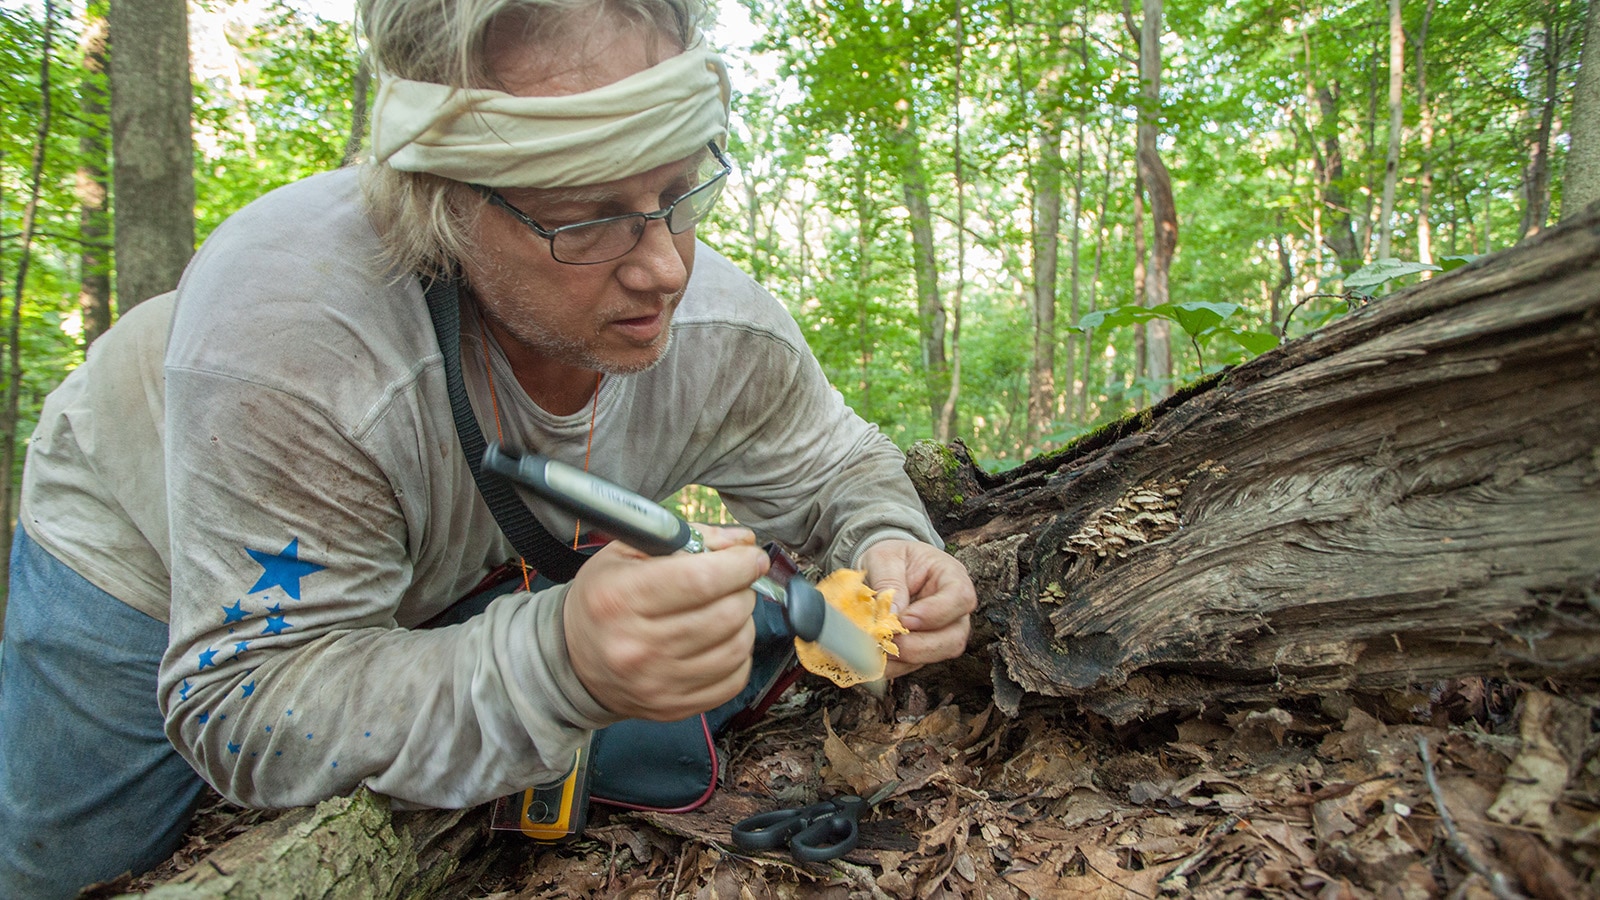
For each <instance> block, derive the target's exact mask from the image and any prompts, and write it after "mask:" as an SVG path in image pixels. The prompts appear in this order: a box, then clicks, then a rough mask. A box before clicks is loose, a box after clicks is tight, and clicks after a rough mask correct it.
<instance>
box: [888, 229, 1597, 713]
mask: <svg viewBox="0 0 1600 900" xmlns="http://www.w3.org/2000/svg"><path fill="white" fill-rule="evenodd" d="M1597 343H1600V208H1596V209H1594V210H1591V211H1590V212H1589V213H1588V214H1586V215H1584V216H1581V217H1579V218H1577V219H1576V220H1574V221H1571V222H1570V223H1566V224H1563V225H1562V226H1560V227H1557V228H1554V229H1550V230H1548V231H1547V232H1545V233H1544V234H1542V235H1540V236H1539V237H1537V238H1534V239H1531V240H1529V241H1527V242H1524V243H1523V244H1521V245H1519V246H1517V247H1515V248H1513V249H1511V250H1507V251H1505V252H1503V253H1501V254H1498V255H1496V256H1494V257H1490V258H1487V259H1483V260H1479V261H1477V262H1476V263H1474V264H1472V265H1470V266H1467V267H1464V268H1462V269H1459V270H1457V271H1454V272H1451V273H1449V274H1448V275H1445V276H1441V277H1438V278H1435V279H1433V280H1431V281H1427V282H1423V283H1422V284H1420V285H1419V286H1417V287H1414V288H1411V289H1409V290H1406V291H1403V292H1400V293H1397V294H1395V295H1393V296H1392V297H1390V298H1388V299H1385V300H1382V301H1379V302H1376V303H1373V304H1371V305H1369V306H1367V307H1365V308H1364V309H1362V310H1361V311H1359V312H1357V313H1355V314H1353V315H1351V316H1348V317H1347V318H1345V319H1343V320H1340V321H1338V322H1335V323H1334V324H1332V325H1330V326H1328V327H1326V328H1324V329H1322V330H1320V331H1318V332H1316V333H1315V334H1313V335H1310V336H1307V337H1305V338H1301V339H1299V340H1296V341H1292V342H1290V343H1288V344H1285V345H1284V346H1282V347H1280V348H1279V349H1277V350H1275V351H1272V352H1270V353H1267V354H1264V355H1263V356H1260V357H1258V358H1256V359H1255V360H1252V361H1251V362H1249V363H1246V364H1244V365H1241V366H1239V367H1237V368H1235V369H1232V370H1230V371H1228V372H1226V373H1225V374H1223V375H1221V376H1219V377H1217V378H1215V379H1212V380H1211V381H1210V382H1209V383H1204V384H1201V385H1198V386H1196V387H1194V388H1191V389H1190V390H1188V391H1187V392H1186V393H1185V394H1184V395H1182V396H1179V397H1174V398H1173V399H1172V400H1171V401H1169V402H1168V403H1166V404H1163V405H1162V406H1161V407H1159V408H1157V409H1155V410H1153V411H1150V412H1149V413H1147V414H1145V415H1142V416H1139V417H1135V418H1133V419H1130V420H1128V421H1126V422H1124V423H1121V424H1120V425H1115V426H1111V427H1108V428H1106V429H1105V430H1103V431H1102V432H1100V433H1098V434H1096V435H1094V436H1092V437H1090V438H1087V439H1085V440H1084V441H1081V442H1080V443H1079V444H1078V445H1076V446H1074V447H1072V448H1069V449H1068V450H1066V451H1062V452H1061V453H1058V454H1055V455H1053V456H1049V457H1041V458H1038V459H1035V460H1033V461H1031V462H1029V463H1026V464H1024V465H1023V466H1020V467H1018V468H1016V469H1012V470H1010V471H1008V472H1006V473H1004V474H1002V475H990V474H988V473H985V472H983V471H981V470H979V469H977V468H976V467H973V466H971V465H968V464H967V461H966V460H965V458H964V454H965V448H964V447H961V446H960V445H957V446H955V447H954V448H950V449H945V448H940V447H935V446H933V445H930V444H919V445H917V446H916V447H915V448H914V449H913V453H912V454H911V455H912V464H911V470H912V472H913V477H914V478H915V479H916V480H917V482H918V486H919V489H920V490H921V492H922V494H923V497H924V500H925V501H926V502H927V503H928V506H929V509H930V511H931V512H932V513H933V514H934V516H935V523H936V524H937V525H938V527H939V529H940V531H941V533H942V534H944V535H945V536H946V540H947V542H948V543H949V544H951V545H952V546H953V547H955V548H956V553H957V555H958V557H959V558H961V559H963V560H964V561H965V562H966V563H967V565H968V568H969V569H970V570H971V571H972V572H973V574H974V578H975V581H976V582H977V584H978V595H979V597H981V598H984V602H985V608H984V609H983V610H981V614H980V615H979V616H975V617H974V620H975V621H976V622H980V623H982V624H981V625H980V626H979V627H978V628H977V629H976V630H975V634H974V639H973V650H971V651H969V654H968V655H969V657H970V656H972V655H974V654H975V653H979V652H982V650H980V648H982V649H986V650H987V653H988V656H989V658H990V661H991V666H992V669H991V672H990V676H991V678H992V680H993V683H994V685H995V688H996V701H997V703H998V704H999V705H1000V706H1001V708H1002V709H1004V710H1006V711H1007V712H1015V711H1016V710H1017V709H1018V708H1019V705H1020V704H1021V702H1022V701H1023V699H1024V696H1025V695H1028V694H1037V695H1044V696H1048V697H1058V698H1069V699H1071V700H1072V701H1074V702H1075V703H1078V704H1080V705H1081V706H1082V707H1083V708H1086V709H1089V710H1092V711H1094V712H1096V713H1099V714H1101V715H1103V716H1106V717H1108V718H1109V719H1111V720H1113V721H1115V722H1118V723H1125V722H1129V721H1131V720H1134V719H1138V718H1144V717H1150V716H1155V715H1159V714H1163V713H1167V712H1180V711H1181V712H1192V711H1194V710H1196V709H1198V708H1200V707H1202V706H1204V705H1206V704H1208V703H1209V704H1217V703H1234V702H1251V701H1269V700H1275V699H1282V698H1286V697H1297V696H1298V697H1316V696H1319V695H1321V694H1322V693H1324V692H1327V691H1336V690H1347V689H1350V690H1364V689H1383V688H1390V687H1397V686H1405V685H1411V684H1417V683H1429V682H1432V681H1435V680H1438V679H1443V678H1447V677H1456V676H1467V675H1507V676H1510V677H1525V678H1529V679H1533V680H1538V679H1544V678H1549V679H1562V678H1567V677H1591V676H1593V675H1595V674H1597V673H1600V652H1596V647H1597V646H1600V606H1597V605H1596V603H1595V600H1594V597H1595V594H1596V591H1597V590H1600V456H1597V452H1596V449H1595V448H1596V447H1600V407H1597V406H1596V405H1595V403H1594V397H1595V396H1596V395H1597V393H1600V356H1596V354H1595V347H1596V346H1597Z"/></svg>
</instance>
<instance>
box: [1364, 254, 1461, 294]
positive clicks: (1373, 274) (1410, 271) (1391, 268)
mask: <svg viewBox="0 0 1600 900" xmlns="http://www.w3.org/2000/svg"><path fill="white" fill-rule="evenodd" d="M1440 271H1443V269H1442V268H1441V267H1440V266H1436V265H1433V264H1432V263H1420V262H1407V261H1405V260H1403V259H1395V258H1394V257H1392V256H1386V257H1384V258H1383V259H1375V260H1373V261H1372V262H1370V263H1367V264H1366V265H1364V266H1362V267H1361V268H1359V269H1357V270H1356V271H1354V272H1351V273H1350V274H1349V275H1346V276H1345V277H1344V286H1345V289H1346V290H1349V291H1354V292H1355V293H1357V294H1360V295H1362V296H1364V297H1376V296H1377V295H1378V290H1379V289H1380V288H1382V287H1383V286H1385V285H1387V284H1389V283H1390V282H1392V281H1395V280H1397V279H1400V278H1404V277H1406V276H1407V275H1415V274H1417V273H1418V272H1440Z"/></svg>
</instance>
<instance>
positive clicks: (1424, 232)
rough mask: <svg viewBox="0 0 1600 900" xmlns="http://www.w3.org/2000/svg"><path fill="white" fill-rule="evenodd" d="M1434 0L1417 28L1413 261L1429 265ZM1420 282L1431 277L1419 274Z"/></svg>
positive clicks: (1431, 255) (1429, 4)
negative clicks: (1417, 162)
mask: <svg viewBox="0 0 1600 900" xmlns="http://www.w3.org/2000/svg"><path fill="white" fill-rule="evenodd" d="M1436 6H1437V0H1428V2H1427V4H1426V5H1425V6H1424V7H1423V10H1422V24H1421V25H1419V26H1418V27H1417V120H1418V121H1417V138H1418V142H1419V144H1420V147H1419V149H1420V151H1421V156H1422V166H1421V172H1420V173H1419V174H1418V175H1417V261H1418V262H1424V263H1429V264H1432V262H1433V106H1432V105H1431V104H1430V103H1429V101H1428V29H1429V27H1431V25H1432V23H1433V12H1434V9H1435V7H1436ZM1422 274H1423V277H1424V278H1428V277H1431V276H1432V274H1433V273H1431V272H1424V273H1422Z"/></svg>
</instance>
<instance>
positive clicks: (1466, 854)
mask: <svg viewBox="0 0 1600 900" xmlns="http://www.w3.org/2000/svg"><path fill="white" fill-rule="evenodd" d="M1417 748H1418V749H1419V750H1421V751H1422V776H1423V778H1425V779H1427V782H1428V792H1429V793H1431V794H1432V795H1433V805H1434V807H1435V808H1437V809H1438V811H1439V821H1440V822H1442V823H1444V833H1445V841H1444V844H1445V846H1446V847H1448V848H1450V852H1451V853H1454V854H1455V856H1456V858H1457V859H1459V860H1461V862H1462V863H1463V864H1465V865H1466V867H1467V868H1468V869H1471V870H1472V871H1473V873H1474V874H1476V875H1478V876H1479V877H1480V878H1482V879H1483V880H1485V881H1487V882H1488V883H1489V890H1490V891H1491V892H1492V893H1493V894H1494V895H1495V897H1497V898H1499V900H1528V898H1527V897H1525V896H1523V895H1522V894H1519V893H1517V892H1516V891H1515V890H1514V889H1512V887H1511V885H1510V884H1508V883H1507V882H1506V876H1505V875H1503V874H1501V873H1500V872H1496V871H1495V870H1493V869H1491V868H1489V866H1488V865H1486V864H1485V863H1484V862H1483V861H1482V860H1480V859H1478V857H1477V856H1476V855H1475V854H1473V852H1472V850H1471V848H1469V847H1468V846H1467V843H1466V841H1463V840H1462V839H1461V832H1460V831H1458V830H1456V820H1455V818H1454V817H1453V816H1451V815H1450V807H1448V806H1446V805H1445V802H1444V793H1443V792H1442V791H1440V790H1439V781H1438V779H1437V778H1436V777H1435V776H1434V774H1433V754H1432V753H1430V752H1429V751H1428V739H1427V738H1426V737H1419V738H1417Z"/></svg>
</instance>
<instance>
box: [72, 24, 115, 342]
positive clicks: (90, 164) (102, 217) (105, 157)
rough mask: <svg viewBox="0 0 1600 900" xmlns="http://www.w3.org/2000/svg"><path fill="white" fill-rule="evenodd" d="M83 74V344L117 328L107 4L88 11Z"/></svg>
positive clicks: (80, 44) (80, 155)
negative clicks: (112, 251) (113, 322)
mask: <svg viewBox="0 0 1600 900" xmlns="http://www.w3.org/2000/svg"><path fill="white" fill-rule="evenodd" d="M78 48H79V53H80V54H81V56H82V66H83V73H82V78H81V79H80V80H79V84H78V107H79V110H80V112H81V114H82V123H81V125H80V127H81V128H82V131H81V132H80V133H79V136H78V173H77V195H78V235H79V238H80V239H81V244H80V249H79V251H78V268H79V273H80V275H79V288H78V309H79V310H80V311H81V313H82V315H83V346H84V347H85V348H87V347H88V346H89V345H90V344H92V343H94V341H95V338H98V337H99V336H100V335H102V334H105V332H106V329H107V328H110V327H111V258H110V257H111V254H110V252H109V251H110V242H111V204H110V200H111V179H110V176H109V173H108V172H107V171H106V169H107V166H108V165H109V163H110V154H109V140H108V137H109V136H108V135H107V133H106V126H107V120H106V116H107V104H106V15H105V6H104V4H99V3H97V4H94V5H91V6H90V8H89V9H88V10H86V11H85V13H84V22H83V33H82V34H81V35H80V36H79V38H78Z"/></svg>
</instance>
